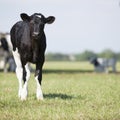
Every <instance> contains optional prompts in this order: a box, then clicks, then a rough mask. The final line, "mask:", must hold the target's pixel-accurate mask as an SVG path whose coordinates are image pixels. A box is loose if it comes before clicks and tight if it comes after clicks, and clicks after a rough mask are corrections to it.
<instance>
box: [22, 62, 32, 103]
mask: <svg viewBox="0 0 120 120" xmlns="http://www.w3.org/2000/svg"><path fill="white" fill-rule="evenodd" d="M25 70H26V72H27V74H26V81H25V83H24V85H23V88H22V91H21V100H22V101H23V100H26V99H27V95H28V80H29V78H30V71H29V68H28V64H26V65H25Z"/></svg>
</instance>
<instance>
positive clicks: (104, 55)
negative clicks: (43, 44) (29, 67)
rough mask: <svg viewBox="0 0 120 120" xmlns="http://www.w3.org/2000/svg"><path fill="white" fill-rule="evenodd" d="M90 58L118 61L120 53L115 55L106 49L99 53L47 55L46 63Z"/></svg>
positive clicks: (87, 51) (87, 59)
mask: <svg viewBox="0 0 120 120" xmlns="http://www.w3.org/2000/svg"><path fill="white" fill-rule="evenodd" d="M92 57H102V58H116V59H117V60H118V61H120V52H118V53H115V52H113V51H112V50H111V49H106V50H103V51H102V52H100V53H95V52H93V51H89V50H86V51H84V52H82V53H78V54H62V53H47V54H46V61H89V60H90V58H92Z"/></svg>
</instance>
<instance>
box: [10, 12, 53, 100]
mask: <svg viewBox="0 0 120 120" xmlns="http://www.w3.org/2000/svg"><path fill="white" fill-rule="evenodd" d="M20 16H21V19H22V21H19V22H17V23H16V24H15V25H13V27H12V28H11V31H10V35H11V42H12V45H13V56H14V59H15V63H16V75H17V78H18V81H19V91H18V95H19V97H20V99H21V100H26V98H27V94H28V91H27V86H28V80H29V77H30V71H29V69H28V62H30V63H33V64H36V70H35V80H36V82H37V92H36V97H37V99H38V100H43V93H42V89H41V81H42V66H43V63H44V60H45V58H44V54H45V49H46V37H45V33H44V27H45V24H46V23H48V24H51V23H53V22H54V20H55V17H53V16H49V17H47V18H46V17H45V16H44V15H42V14H40V13H34V14H33V15H31V16H28V15H27V14H26V13H22V14H21V15H20ZM22 80H23V82H24V83H23V86H22Z"/></svg>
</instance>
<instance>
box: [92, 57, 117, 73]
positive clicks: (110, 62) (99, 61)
mask: <svg viewBox="0 0 120 120" xmlns="http://www.w3.org/2000/svg"><path fill="white" fill-rule="evenodd" d="M90 62H91V63H92V64H93V65H94V67H95V71H96V72H106V73H108V72H109V70H108V68H109V67H111V68H112V71H113V72H116V62H117V61H116V59H115V58H111V59H106V58H96V57H94V58H92V59H91V60H90Z"/></svg>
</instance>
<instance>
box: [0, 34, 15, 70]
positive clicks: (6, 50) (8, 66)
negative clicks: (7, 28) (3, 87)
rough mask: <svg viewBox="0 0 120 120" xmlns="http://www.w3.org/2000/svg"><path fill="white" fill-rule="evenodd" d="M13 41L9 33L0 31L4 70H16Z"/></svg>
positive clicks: (1, 66) (0, 63)
mask: <svg viewBox="0 0 120 120" xmlns="http://www.w3.org/2000/svg"><path fill="white" fill-rule="evenodd" d="M11 48H12V45H11V42H10V34H9V33H0V69H3V70H4V72H8V71H12V72H14V71H15V67H16V66H15V62H14V59H13V57H12V52H11Z"/></svg>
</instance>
